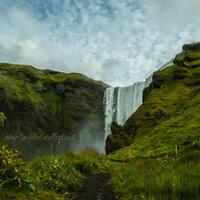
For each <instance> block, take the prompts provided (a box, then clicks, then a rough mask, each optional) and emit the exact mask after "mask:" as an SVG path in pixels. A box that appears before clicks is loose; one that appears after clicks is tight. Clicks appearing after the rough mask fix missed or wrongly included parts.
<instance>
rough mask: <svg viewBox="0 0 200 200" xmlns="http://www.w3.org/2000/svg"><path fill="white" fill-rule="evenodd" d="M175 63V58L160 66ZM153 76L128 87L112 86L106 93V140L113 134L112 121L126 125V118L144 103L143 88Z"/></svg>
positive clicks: (164, 66)
mask: <svg viewBox="0 0 200 200" xmlns="http://www.w3.org/2000/svg"><path fill="white" fill-rule="evenodd" d="M172 64H173V60H170V61H169V62H168V63H166V64H165V65H163V66H162V67H160V69H164V68H166V67H169V66H171V65H172ZM152 76H153V75H151V76H149V77H148V78H147V79H146V80H145V81H143V82H138V83H134V84H133V85H131V86H128V87H115V88H113V87H110V88H107V89H106V91H105V94H104V105H105V140H106V138H107V136H108V135H109V134H111V125H112V122H117V124H119V125H124V123H125V122H126V120H127V119H128V118H129V117H130V116H131V115H132V114H133V113H134V112H135V111H136V110H137V109H138V108H139V107H140V106H141V105H142V99H143V90H144V89H145V88H146V87H148V86H149V85H150V84H151V82H152Z"/></svg>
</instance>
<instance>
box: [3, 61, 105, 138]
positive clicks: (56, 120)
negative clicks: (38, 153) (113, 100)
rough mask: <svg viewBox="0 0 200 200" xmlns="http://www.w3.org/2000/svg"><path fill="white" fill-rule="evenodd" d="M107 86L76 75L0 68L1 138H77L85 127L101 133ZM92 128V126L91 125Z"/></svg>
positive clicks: (6, 66) (20, 67) (29, 67)
mask: <svg viewBox="0 0 200 200" xmlns="http://www.w3.org/2000/svg"><path fill="white" fill-rule="evenodd" d="M106 87H107V86H106V85H105V84H103V83H102V82H100V81H95V80H92V79H90V78H88V77H86V76H84V75H82V74H78V73H70V74H66V73H61V72H56V71H51V70H39V69H36V68H34V67H32V66H26V65H14V64H5V63H2V64H0V112H3V113H4V114H5V116H6V121H5V126H4V127H2V128H1V130H0V134H1V136H8V135H15V136H19V137H23V136H24V135H25V136H33V135H34V136H44V135H52V134H55V133H56V134H58V135H62V134H64V135H78V134H79V132H80V131H81V130H82V129H84V125H87V124H88V123H90V124H91V123H93V124H95V126H93V127H91V129H92V131H93V132H94V133H95V132H103V95H104V90H105V88H106ZM90 126H91V125H90Z"/></svg>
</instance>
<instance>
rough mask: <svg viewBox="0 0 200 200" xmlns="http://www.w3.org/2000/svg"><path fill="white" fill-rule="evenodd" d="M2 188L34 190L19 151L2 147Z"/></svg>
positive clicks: (0, 154) (0, 184)
mask: <svg viewBox="0 0 200 200" xmlns="http://www.w3.org/2000/svg"><path fill="white" fill-rule="evenodd" d="M0 187H6V188H12V187H14V188H16V187H17V188H27V187H28V188H30V189H32V190H34V186H33V185H32V184H31V181H30V180H29V174H28V171H26V170H25V161H24V159H23V157H22V155H21V154H20V153H19V152H18V151H17V150H14V149H8V148H7V147H5V146H2V147H0Z"/></svg>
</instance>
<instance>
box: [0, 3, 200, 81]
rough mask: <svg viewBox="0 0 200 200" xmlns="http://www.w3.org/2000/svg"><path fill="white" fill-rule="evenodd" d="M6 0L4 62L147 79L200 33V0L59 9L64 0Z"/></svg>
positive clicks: (1, 17) (0, 16)
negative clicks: (8, 1)
mask: <svg viewBox="0 0 200 200" xmlns="http://www.w3.org/2000/svg"><path fill="white" fill-rule="evenodd" d="M3 2H4V1H3V0H0V11H1V10H2V11H4V12H0V32H1V34H0V59H1V61H2V62H16V63H26V64H32V65H35V66H37V67H40V68H47V67H49V68H51V69H54V70H61V71H65V72H72V71H75V72H81V73H84V74H86V75H88V76H90V77H92V78H95V79H101V80H103V81H105V82H107V83H109V84H111V85H129V84H132V83H133V82H136V81H141V80H143V79H144V78H145V77H147V76H148V75H149V74H150V73H152V72H153V71H155V70H156V69H157V68H158V67H159V65H162V64H164V63H165V62H167V61H168V60H169V59H171V58H172V57H173V56H174V55H175V54H176V53H177V52H178V51H180V49H181V46H182V45H183V44H184V43H187V42H191V41H196V40H198V39H199V35H200V28H199V27H200V26H199V17H200V14H199V12H198V11H199V10H200V2H199V0H190V1H188V0H177V1H173V0H169V1H165V0H155V1H150V0H135V1H132V0H123V1H122V0H119V1H115V0H108V1H105V0H98V1H92V0H88V2H90V3H88V4H87V3H85V2H87V1H79V0H74V1H73V3H74V4H73V5H71V4H70V2H72V1H70V0H65V1H64V2H65V4H63V5H62V10H60V12H57V13H56V14H55V13H52V12H51V10H57V9H58V8H57V7H58V2H59V1H56V2H57V3H55V1H50V0H47V1H44V2H45V5H43V3H44V2H43V1H36V0H34V1H30V2H33V3H32V4H31V5H32V7H30V6H29V7H28V5H29V4H27V2H26V1H25V0H22V1H20V4H19V1H16V0H13V2H14V3H13V4H12V5H11V6H8V5H5V4H4V3H3ZM23 2H25V3H24V4H23ZM35 2H39V3H38V4H37V6H38V7H34V6H35V5H36V3H35ZM48 2H51V3H49V4H48ZM42 5H43V6H42ZM48 6H49V7H51V9H49V8H48ZM40 9H43V10H42V12H39V10H40ZM59 9H61V8H59ZM43 14H45V15H46V16H45V17H44V19H40V18H41V16H42V15H43ZM37 16H40V18H38V17H37Z"/></svg>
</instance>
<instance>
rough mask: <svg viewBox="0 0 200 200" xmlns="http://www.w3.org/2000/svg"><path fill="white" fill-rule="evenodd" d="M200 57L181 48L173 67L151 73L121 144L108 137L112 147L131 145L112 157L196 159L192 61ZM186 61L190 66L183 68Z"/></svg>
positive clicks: (197, 117) (198, 70)
mask: <svg viewBox="0 0 200 200" xmlns="http://www.w3.org/2000/svg"><path fill="white" fill-rule="evenodd" d="M198 45H199V44H198ZM177 57H178V58H177ZM188 57H189V59H188ZM199 58H200V52H199V51H197V50H190V49H188V50H187V46H186V47H185V46H184V50H183V52H182V53H181V54H179V55H178V56H176V58H175V60H174V63H175V64H174V65H172V66H170V67H168V68H166V69H162V70H159V71H157V72H155V73H154V75H153V82H152V84H151V85H150V87H149V88H147V89H146V90H145V91H144V103H143V105H142V106H141V107H140V108H139V109H138V110H137V111H136V113H134V114H133V115H132V116H131V117H130V118H129V119H128V120H127V122H126V124H125V125H124V126H123V127H122V128H121V130H120V131H119V135H123V137H120V140H119V141H120V142H118V141H117V139H116V138H117V136H115V135H116V134H115V135H112V136H110V138H109V140H110V143H111V144H112V145H113V146H115V144H116V146H117V145H118V146H119V143H122V142H121V140H124V141H125V139H126V145H130V146H128V147H125V148H122V149H121V150H119V151H118V152H116V153H115V154H114V155H113V156H114V157H116V158H123V159H126V158H130V157H137V156H142V157H148V156H155V157H157V156H158V157H159V156H161V155H168V154H172V155H175V154H184V155H186V153H187V154H191V155H192V154H193V158H194V159H195V158H196V156H199V146H200V144H199V143H200V124H199V121H200V114H199V113H200V81H199V77H200V76H199V75H200V65H197V64H196V63H195V64H194V62H193V61H194V60H198V59H199ZM185 61H187V62H189V63H190V65H191V66H188V63H187V65H185ZM121 133H123V134H121ZM119 135H118V136H119ZM123 138H125V139H123ZM127 138H128V141H127ZM112 142H113V143H112ZM115 150H116V149H115Z"/></svg>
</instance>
